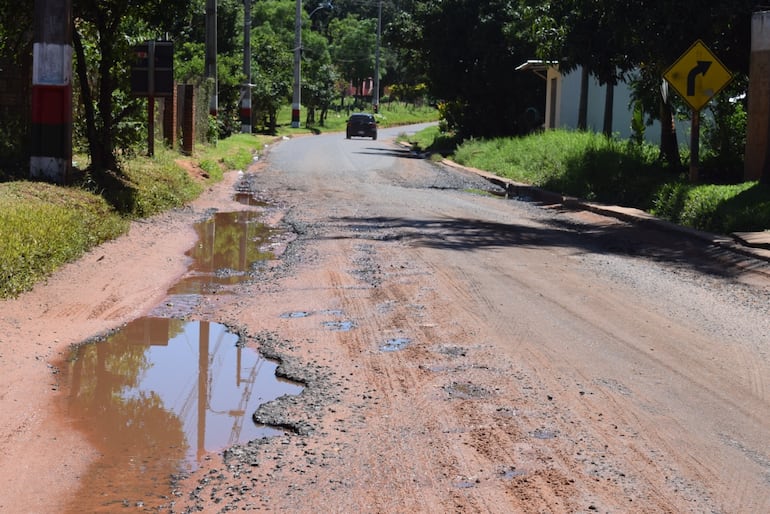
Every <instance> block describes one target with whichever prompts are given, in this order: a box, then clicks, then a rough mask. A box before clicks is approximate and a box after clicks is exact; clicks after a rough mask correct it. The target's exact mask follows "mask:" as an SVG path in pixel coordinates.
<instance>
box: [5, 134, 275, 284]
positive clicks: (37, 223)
mask: <svg viewBox="0 0 770 514" xmlns="http://www.w3.org/2000/svg"><path fill="white" fill-rule="evenodd" d="M271 139H272V138H268V137H265V136H253V135H248V134H239V135H237V136H233V137H232V138H228V139H227V140H222V141H219V142H218V144H217V145H216V146H206V147H198V148H197V149H196V154H195V156H194V158H186V157H182V156H180V155H179V154H178V153H175V152H172V151H170V150H166V149H164V148H162V145H158V146H161V148H160V149H156V155H155V157H153V158H149V157H136V158H134V159H131V160H129V161H127V162H125V163H124V166H123V170H122V173H120V174H117V173H101V174H99V175H98V176H94V175H91V174H89V173H84V174H83V176H82V177H81V178H80V180H79V181H78V182H77V184H75V185H73V186H68V187H62V186H55V185H51V184H44V183H40V182H30V181H15V182H5V183H0V298H9V297H14V296H17V295H18V294H20V293H22V292H24V291H27V290H29V289H30V288H32V286H34V285H35V283H37V282H39V281H40V280H43V279H45V277H47V276H48V275H49V274H50V273H51V272H53V271H54V270H55V269H56V268H58V267H59V266H61V265H62V264H64V263H66V262H69V261H72V260H75V259H77V258H79V257H80V256H82V255H83V254H84V253H85V252H87V251H88V250H89V249H91V248H93V247H94V246H96V245H99V244H100V243H102V242H104V241H107V240H109V239H112V238H115V237H117V236H119V235H121V234H123V233H125V231H126V230H127V229H128V225H129V221H130V220H131V219H137V218H143V217H147V216H151V215H153V214H156V213H158V212H162V211H164V210H167V209H170V208H174V207H179V206H181V205H184V204H185V203H187V202H189V201H190V200H192V199H194V198H195V197H197V196H198V195H199V194H200V193H201V191H203V188H204V187H205V185H206V184H207V183H211V182H216V181H219V180H221V179H222V177H223V174H224V171H226V170H231V169H245V168H246V167H247V166H248V165H249V163H251V161H252V158H253V155H254V153H257V151H258V150H261V149H262V148H263V147H264V145H265V144H266V143H268V142H269V141H270V140H271ZM78 161H79V162H84V159H82V158H79V159H78ZM183 161H190V162H192V163H194V164H197V165H199V166H200V167H201V168H204V169H205V170H206V174H207V178H199V177H195V176H193V175H191V174H190V173H189V172H188V168H189V166H184V163H183Z"/></svg>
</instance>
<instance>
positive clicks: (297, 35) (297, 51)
mask: <svg viewBox="0 0 770 514" xmlns="http://www.w3.org/2000/svg"><path fill="white" fill-rule="evenodd" d="M301 60H302V0H297V13H296V16H295V18H294V93H293V95H292V100H291V128H299V115H300V112H299V111H300V108H301V107H300V104H301V103H302V99H301V98H300V96H301V93H300V90H301V85H300V61H301Z"/></svg>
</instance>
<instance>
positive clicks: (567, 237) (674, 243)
mask: <svg viewBox="0 0 770 514" xmlns="http://www.w3.org/2000/svg"><path fill="white" fill-rule="evenodd" d="M539 221H540V222H541V223H542V224H543V225H544V226H542V227H533V226H525V225H520V224H515V223H511V224H506V223H496V222H489V221H483V220H476V219H468V218H457V219H414V218H393V217H363V218H357V217H342V218H334V219H333V220H332V223H335V224H337V223H339V226H340V228H343V227H344V228H347V229H348V230H350V233H351V236H350V237H351V238H356V239H371V240H378V241H402V242H407V243H409V244H412V245H415V246H422V247H427V248H437V249H445V250H455V251H465V252H469V251H474V250H478V249H483V248H512V247H519V248H572V249H574V251H575V253H576V254H581V253H597V254H610V255H622V256H630V257H637V258H641V259H646V260H651V261H656V262H663V263H669V264H674V265H677V266H681V267H685V268H689V269H692V270H696V271H699V272H702V273H706V274H709V275H714V276H719V277H731V276H736V275H738V274H740V273H743V272H746V271H752V267H754V268H755V269H756V270H757V271H763V270H764V271H765V273H767V272H768V271H767V270H765V268H767V267H768V266H767V263H762V262H759V261H757V262H756V263H750V262H749V263H747V262H746V261H747V259H746V258H744V257H742V256H740V255H737V254H734V253H733V252H730V251H728V250H725V249H722V248H719V247H716V246H714V245H710V244H708V243H706V242H703V241H700V240H697V239H694V238H686V237H682V236H681V234H674V233H669V232H666V231H662V230H656V229H653V228H648V227H644V226H637V225H631V224H625V223H623V224H612V225H591V224H584V223H579V222H573V221H571V220H559V219H550V220H539Z"/></svg>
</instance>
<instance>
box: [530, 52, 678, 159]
mask: <svg viewBox="0 0 770 514" xmlns="http://www.w3.org/2000/svg"><path fill="white" fill-rule="evenodd" d="M516 70H517V71H531V72H534V73H535V74H537V75H538V76H539V77H541V78H543V79H544V80H545V81H546V93H545V116H544V125H545V128H546V129H556V128H563V129H577V126H578V109H579V105H580V76H581V74H582V70H581V68H580V67H578V68H577V69H575V70H573V71H571V72H569V73H561V72H560V71H559V66H558V64H557V63H548V62H544V61H534V60H533V61H527V62H525V63H524V64H522V65H520V66H519V67H517V68H516ZM662 80H663V79H661V81H662ZM606 89H607V87H606V86H603V85H600V84H599V81H598V80H597V79H596V77H594V76H593V75H591V76H590V77H589V79H588V109H587V113H586V128H587V129H588V130H591V131H594V132H601V131H602V127H603V125H604V98H605V94H606ZM671 94H676V93H674V92H673V91H672V92H671ZM632 116H633V108H632V106H631V88H630V87H629V85H628V84H627V83H626V82H619V83H618V84H617V85H616V86H615V91H614V100H613V108H612V132H613V134H617V135H618V136H619V137H620V138H621V139H629V138H630V137H631V136H632V135H633V130H632V129H631V119H632ZM676 132H677V138H678V140H679V142H680V144H681V143H682V142H686V141H688V140H689V124H688V123H687V122H677V123H676ZM644 137H645V139H646V140H647V141H648V142H650V143H653V144H658V143H660V123H659V122H658V121H657V120H655V121H654V122H653V124H652V125H650V126H645V131H644Z"/></svg>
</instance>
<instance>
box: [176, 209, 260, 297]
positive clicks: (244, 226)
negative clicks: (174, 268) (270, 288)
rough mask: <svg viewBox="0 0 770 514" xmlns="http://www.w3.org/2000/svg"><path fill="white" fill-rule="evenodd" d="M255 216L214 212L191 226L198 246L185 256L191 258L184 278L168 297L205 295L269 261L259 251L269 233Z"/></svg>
mask: <svg viewBox="0 0 770 514" xmlns="http://www.w3.org/2000/svg"><path fill="white" fill-rule="evenodd" d="M259 217H260V214H259V213H258V212H251V211H241V212H218V213H215V214H214V215H213V216H212V217H211V218H209V219H208V220H206V221H204V222H202V223H198V224H197V225H195V230H196V232H197V233H198V243H197V244H196V245H195V247H194V248H192V249H191V250H190V251H189V252H187V255H189V256H190V257H192V258H193V263H192V265H191V266H190V269H189V271H188V275H189V276H188V277H186V278H184V279H182V280H181V281H179V282H178V283H177V284H176V285H175V286H174V287H172V288H171V289H170V290H169V295H185V294H199V295H200V294H208V293H212V292H214V291H216V290H217V288H218V287H219V286H227V285H234V284H237V283H240V282H243V281H245V280H246V279H248V278H249V271H250V270H251V269H252V268H253V267H254V266H255V265H257V264H259V263H262V262H266V261H268V260H270V259H273V258H274V256H273V254H272V253H271V252H268V251H264V250H263V248H264V247H265V246H266V245H267V244H268V243H269V238H270V236H271V235H273V231H272V230H271V229H270V227H268V226H267V225H265V224H263V223H260V222H259V221H258V219H259Z"/></svg>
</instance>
